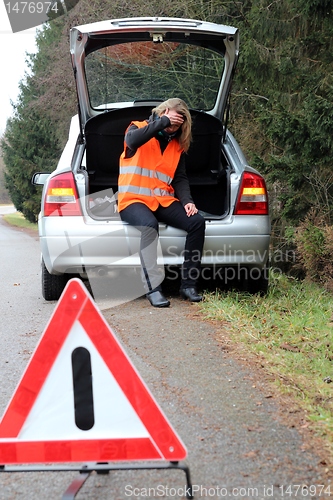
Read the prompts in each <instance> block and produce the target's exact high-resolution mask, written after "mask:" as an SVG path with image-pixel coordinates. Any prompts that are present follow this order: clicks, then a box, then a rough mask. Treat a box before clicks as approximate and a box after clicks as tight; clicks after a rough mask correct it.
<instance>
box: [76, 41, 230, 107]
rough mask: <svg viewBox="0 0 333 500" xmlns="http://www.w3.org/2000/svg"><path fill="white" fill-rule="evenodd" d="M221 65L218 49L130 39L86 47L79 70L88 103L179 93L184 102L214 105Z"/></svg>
mask: <svg viewBox="0 0 333 500" xmlns="http://www.w3.org/2000/svg"><path fill="white" fill-rule="evenodd" d="M223 69H224V58H223V56H222V55H221V54H218V53H216V52H213V51H212V50H209V49H206V48H204V47H199V46H195V45H188V44H183V43H175V42H164V43H153V42H146V41H145V42H130V43H126V44H120V45H113V46H109V47H104V48H103V49H100V50H97V51H95V52H92V53H91V54H89V55H88V56H87V57H86V60H85V71H86V78H87V85H88V92H89V97H90V103H91V106H92V107H93V108H103V107H107V105H108V104H109V103H118V102H126V101H135V100H139V101H140V100H157V99H160V100H162V101H165V100H166V99H169V98H170V97H180V98H181V99H183V100H184V101H185V102H186V103H187V104H188V106H189V107H190V108H194V109H203V110H210V109H212V108H213V107H214V104H215V101H216V98H217V93H218V89H219V85H220V81H221V77H222V73H223Z"/></svg>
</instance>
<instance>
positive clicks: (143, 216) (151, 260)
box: [119, 203, 164, 293]
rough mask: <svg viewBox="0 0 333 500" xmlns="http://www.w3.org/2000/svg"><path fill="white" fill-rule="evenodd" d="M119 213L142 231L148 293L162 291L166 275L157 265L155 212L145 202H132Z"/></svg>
mask: <svg viewBox="0 0 333 500" xmlns="http://www.w3.org/2000/svg"><path fill="white" fill-rule="evenodd" d="M119 215H120V217H121V219H122V220H123V221H125V222H128V224H130V225H131V226H134V227H136V229H138V230H139V231H140V232H141V241H140V260H141V267H142V281H143V284H144V287H145V291H146V293H151V292H152V291H161V282H162V280H163V277H164V275H163V274H162V273H161V272H160V271H159V269H158V266H157V244H158V221H157V219H156V217H155V215H154V213H153V212H152V211H151V210H150V209H149V208H148V207H147V206H146V205H144V204H143V203H132V204H131V205H129V206H128V207H126V208H125V209H124V210H122V211H121V212H120V213H119Z"/></svg>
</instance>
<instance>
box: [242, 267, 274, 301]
mask: <svg viewBox="0 0 333 500" xmlns="http://www.w3.org/2000/svg"><path fill="white" fill-rule="evenodd" d="M268 283H269V279H268V267H264V269H262V270H261V271H259V270H258V272H257V273H254V272H251V273H250V275H249V277H248V279H247V291H248V292H249V293H251V294H253V295H254V294H256V293H259V294H260V295H266V293H267V290H268Z"/></svg>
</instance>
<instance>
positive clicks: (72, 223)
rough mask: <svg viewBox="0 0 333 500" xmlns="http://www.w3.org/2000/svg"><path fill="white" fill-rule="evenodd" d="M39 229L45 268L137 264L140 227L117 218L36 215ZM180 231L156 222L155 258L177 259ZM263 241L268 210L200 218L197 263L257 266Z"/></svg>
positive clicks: (263, 255)
mask: <svg viewBox="0 0 333 500" xmlns="http://www.w3.org/2000/svg"><path fill="white" fill-rule="evenodd" d="M91 221H92V220H91ZM39 235H40V243H41V251H42V255H43V259H44V262H45V265H46V267H47V269H48V271H49V272H50V273H51V274H58V273H65V272H84V270H85V269H87V268H94V267H97V268H99V267H102V268H104V267H105V268H109V267H133V266H140V258H139V245H140V233H139V231H137V230H136V229H135V228H133V227H131V226H129V225H127V224H123V223H122V222H121V221H120V220H119V221H109V222H108V221H102V222H97V221H92V222H90V223H89V222H86V221H85V220H84V219H83V217H40V219H39ZM185 237H186V233H185V232H184V231H181V230H178V229H175V228H173V227H170V226H166V225H164V224H161V225H160V238H159V249H158V263H159V264H164V265H170V266H171V265H180V264H182V262H183V257H184V246H185ZM269 242H270V221H269V217H268V216H233V217H230V218H229V219H228V220H223V221H218V220H212V221H206V235H205V245H204V252H203V257H202V265H203V266H217V267H219V266H235V265H237V266H238V265H243V266H248V267H257V268H263V267H264V266H265V265H266V263H267V261H268V259H269Z"/></svg>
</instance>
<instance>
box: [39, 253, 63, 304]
mask: <svg viewBox="0 0 333 500" xmlns="http://www.w3.org/2000/svg"><path fill="white" fill-rule="evenodd" d="M67 281H68V276H67V275H66V274H60V275H56V274H50V273H49V272H48V270H47V269H46V266H45V262H44V260H43V259H42V294H43V297H44V299H45V300H58V299H59V298H60V295H61V294H62V292H63V290H64V288H65V286H66V284H67Z"/></svg>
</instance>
